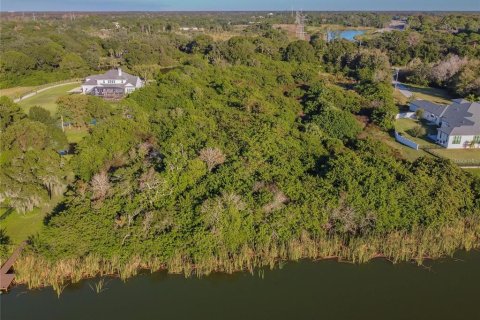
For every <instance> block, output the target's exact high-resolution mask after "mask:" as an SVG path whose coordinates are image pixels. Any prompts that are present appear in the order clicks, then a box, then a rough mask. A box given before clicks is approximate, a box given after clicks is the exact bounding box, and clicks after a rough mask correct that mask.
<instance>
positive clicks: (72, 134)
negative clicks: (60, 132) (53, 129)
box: [65, 128, 88, 143]
mask: <svg viewBox="0 0 480 320" xmlns="http://www.w3.org/2000/svg"><path fill="white" fill-rule="evenodd" d="M65 135H66V136H67V140H68V142H69V143H79V142H80V141H81V140H82V139H83V138H85V137H86V136H87V135H88V129H87V128H82V129H77V128H75V129H68V128H67V129H65Z"/></svg>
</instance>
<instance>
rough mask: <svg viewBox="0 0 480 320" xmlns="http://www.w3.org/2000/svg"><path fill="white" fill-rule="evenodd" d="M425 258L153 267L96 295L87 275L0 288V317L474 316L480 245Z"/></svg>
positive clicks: (479, 301)
mask: <svg viewBox="0 0 480 320" xmlns="http://www.w3.org/2000/svg"><path fill="white" fill-rule="evenodd" d="M428 265H429V266H428V267H417V266H416V265H414V264H411V263H403V264H398V265H392V264H390V263H389V262H387V261H384V260H376V261H373V262H371V263H368V264H361V265H354V264H349V263H338V262H335V261H319V262H307V261H303V262H298V263H287V264H286V265H285V266H284V267H283V268H282V269H275V270H272V271H270V270H268V271H267V270H265V271H264V272H259V274H260V275H259V274H255V275H253V276H252V275H250V274H247V273H237V274H234V275H219V274H216V275H212V276H209V277H204V278H202V279H198V278H189V279H185V278H184V277H183V276H171V275H168V276H167V275H166V274H165V273H155V274H153V275H151V274H144V275H140V276H137V277H134V278H132V279H130V280H129V281H127V282H126V283H123V282H122V281H120V280H118V279H108V280H106V290H105V291H103V292H102V293H100V294H97V293H96V292H94V290H92V288H91V286H92V287H93V284H94V283H95V282H96V281H98V279H96V280H86V281H83V282H82V283H80V284H77V285H73V286H69V287H67V288H66V289H65V291H64V292H63V294H62V295H61V296H60V298H57V295H56V294H55V293H54V292H53V290H52V289H50V288H48V289H42V290H34V291H27V289H26V288H25V287H16V288H14V289H13V290H11V292H10V293H8V294H3V295H1V297H0V299H1V317H0V318H1V320H13V319H21V320H28V319H36V320H43V319H48V320H54V319H72V320H73V319H82V320H83V319H115V320H118V319H132V320H136V319H275V320H280V319H452V320H457V319H472V320H475V319H480V252H478V251H477V252H470V253H459V254H457V255H456V256H455V258H454V259H442V260H438V261H435V262H432V263H428ZM262 273H263V276H261V274H262ZM89 284H90V285H89Z"/></svg>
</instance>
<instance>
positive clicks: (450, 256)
mask: <svg viewBox="0 0 480 320" xmlns="http://www.w3.org/2000/svg"><path fill="white" fill-rule="evenodd" d="M462 251H463V252H465V253H467V254H470V253H472V252H480V245H479V246H478V247H476V248H473V249H470V250H466V249H459V250H456V251H455V252H453V253H452V254H445V255H441V256H438V257H432V256H423V257H422V258H421V259H422V262H421V263H418V260H416V259H408V260H400V261H395V260H393V259H390V258H389V257H388V256H386V255H385V254H380V253H379V254H376V255H374V256H373V257H371V258H370V259H368V260H367V261H362V262H359V261H357V262H354V261H351V260H348V259H343V258H342V257H341V256H326V257H317V258H300V259H296V260H282V259H279V260H277V261H276V262H275V265H274V266H273V267H272V266H268V265H267V264H264V265H259V266H256V267H255V268H253V269H252V270H249V269H241V270H240V269H239V270H233V271H230V272H227V271H225V270H212V271H211V272H210V273H208V274H196V273H194V272H192V273H191V274H188V275H186V274H184V276H185V278H190V277H197V278H199V279H200V278H202V277H208V276H211V275H215V274H218V275H225V276H228V275H233V274H235V273H249V274H251V275H254V273H255V272H256V271H260V270H261V269H262V268H265V267H268V268H269V270H274V269H281V268H282V265H284V264H288V263H296V262H302V261H303V262H311V263H317V262H322V261H327V260H336V261H335V262H337V263H348V264H357V265H359V264H368V263H372V262H374V260H384V261H386V262H388V263H389V264H390V265H391V266H393V265H396V264H399V263H415V262H417V263H416V264H417V267H422V266H424V263H423V262H424V261H431V262H434V261H437V260H440V259H454V257H453V256H454V254H456V253H458V252H462ZM192 267H193V269H192V270H195V266H192ZM154 273H166V275H167V276H172V275H180V274H181V273H178V272H170V271H169V270H168V268H165V267H161V268H159V269H155V270H154V269H151V268H149V267H148V266H143V267H142V266H141V267H139V268H138V269H136V270H135V274H132V275H130V276H128V277H126V278H123V277H122V276H121V275H120V274H119V273H118V272H113V273H102V272H98V273H97V274H90V275H85V276H82V277H81V278H80V279H79V280H78V279H77V281H73V279H69V278H67V279H65V282H64V285H62V287H60V288H58V289H57V288H55V286H54V285H50V284H45V285H42V286H36V287H29V285H28V283H26V282H16V281H14V283H13V284H12V285H11V286H10V288H9V289H8V290H6V291H5V292H2V293H3V294H8V293H9V291H10V290H12V289H14V288H17V287H20V286H25V287H26V289H27V290H28V291H35V290H42V289H46V288H48V287H52V289H53V290H54V291H56V292H57V294H58V295H59V296H60V295H61V293H62V292H63V290H64V289H65V288H67V287H68V286H70V285H73V284H78V283H81V282H84V281H87V280H91V279H95V278H100V279H102V278H111V279H112V280H113V279H116V280H121V281H123V282H126V281H127V280H128V279H131V278H134V277H136V276H139V275H152V274H154Z"/></svg>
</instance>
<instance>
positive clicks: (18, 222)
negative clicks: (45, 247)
mask: <svg viewBox="0 0 480 320" xmlns="http://www.w3.org/2000/svg"><path fill="white" fill-rule="evenodd" d="M44 217H45V213H44V211H43V210H41V209H34V210H33V211H32V212H29V213H26V214H19V213H17V212H12V213H10V214H9V215H8V217H6V218H5V219H4V220H2V221H0V224H1V226H2V228H5V231H6V233H7V235H8V236H9V237H10V240H11V241H12V242H13V243H14V244H18V243H20V242H22V241H23V240H26V239H27V238H28V236H30V235H33V234H36V233H37V232H39V231H40V230H41V228H42V225H43V218H44Z"/></svg>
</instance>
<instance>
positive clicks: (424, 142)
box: [395, 119, 437, 148]
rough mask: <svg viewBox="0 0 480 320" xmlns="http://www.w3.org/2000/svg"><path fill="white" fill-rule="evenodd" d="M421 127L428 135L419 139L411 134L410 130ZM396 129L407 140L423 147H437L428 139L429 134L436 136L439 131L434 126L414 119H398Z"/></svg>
mask: <svg viewBox="0 0 480 320" xmlns="http://www.w3.org/2000/svg"><path fill="white" fill-rule="evenodd" d="M418 125H421V126H422V127H423V128H425V131H426V134H425V135H423V136H419V137H414V136H412V135H411V134H410V130H411V129H412V128H414V127H415V126H418ZM395 129H396V130H397V131H398V132H399V133H401V134H402V135H403V136H405V137H406V138H408V139H410V140H412V141H414V142H416V143H418V144H419V145H420V146H422V147H432V148H433V147H436V146H437V145H436V144H435V143H434V142H433V141H431V140H429V139H428V138H427V135H429V134H436V132H437V129H436V128H435V127H434V126H429V125H426V124H425V123H423V122H422V121H418V120H414V119H398V120H397V121H395Z"/></svg>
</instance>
